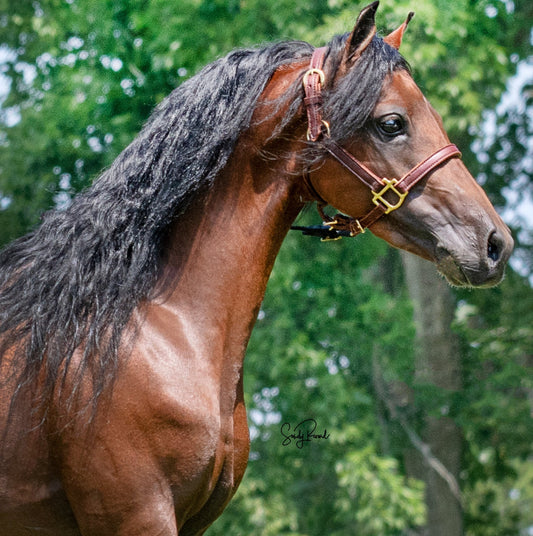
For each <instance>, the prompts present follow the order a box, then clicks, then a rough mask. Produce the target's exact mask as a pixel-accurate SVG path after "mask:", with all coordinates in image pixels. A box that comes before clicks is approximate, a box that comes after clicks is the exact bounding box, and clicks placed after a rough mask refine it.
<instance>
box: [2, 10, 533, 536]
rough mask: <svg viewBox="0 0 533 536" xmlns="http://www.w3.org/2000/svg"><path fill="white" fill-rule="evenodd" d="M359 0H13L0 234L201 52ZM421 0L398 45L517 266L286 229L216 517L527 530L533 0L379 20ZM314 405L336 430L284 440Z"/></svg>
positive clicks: (76, 179) (315, 40) (223, 525)
mask: <svg viewBox="0 0 533 536" xmlns="http://www.w3.org/2000/svg"><path fill="white" fill-rule="evenodd" d="M363 6H364V4H362V3H361V4H360V3H356V2H354V1H348V0H305V1H304V0H226V1H223V0H174V1H168V0H166V1H163V0H99V1H98V2H94V1H91V0H34V1H30V0H0V243H1V244H5V243H7V242H8V241H10V240H12V239H13V238H15V237H17V236H19V235H21V234H24V233H25V232H27V231H28V230H29V229H30V228H32V227H33V226H35V225H36V224H37V223H38V222H39V218H40V215H41V214H42V212H43V211H45V210H48V209H50V208H52V207H57V208H59V209H61V208H62V207H65V206H67V205H68V203H69V202H70V199H71V198H72V196H73V195H74V194H75V193H76V192H77V191H79V190H80V189H82V188H84V187H86V186H87V185H89V184H90V183H91V181H92V180H93V179H94V178H95V177H96V176H97V175H98V173H99V172H100V171H101V170H102V169H103V168H104V167H106V166H108V165H109V164H110V163H111V162H112V161H113V159H114V158H115V157H116V156H117V154H118V153H119V152H120V151H121V150H122V149H123V148H124V147H125V146H126V145H127V144H128V143H129V142H130V141H131V140H132V139H133V137H134V136H135V135H136V133H137V132H138V131H139V129H140V128H141V125H142V124H143V122H144V120H145V119H146V118H147V117H148V115H149V113H150V111H151V110H152V109H153V107H154V106H155V105H156V104H157V103H158V102H159V101H161V100H162V99H163V98H164V97H165V96H166V95H167V94H168V93H170V91H172V89H173V88H175V87H176V86H177V85H179V84H180V83H181V82H182V81H183V80H185V79H187V78H188V77H190V76H193V75H194V74H195V72H197V71H198V70H199V69H200V68H201V67H202V66H203V65H205V64H206V63H208V62H210V61H212V60H214V59H216V58H217V57H220V56H221V55H224V54H226V53H228V52H229V51H230V50H232V49H234V48H237V47H248V46H254V45H260V44H262V43H267V42H271V41H276V40H283V39H299V40H305V41H308V42H310V43H312V44H313V45H316V46H320V45H322V44H325V43H327V42H328V41H329V40H330V39H331V37H332V36H333V35H334V34H338V33H345V32H347V31H350V30H351V28H352V27H353V24H354V22H355V19H356V17H357V15H358V13H359V11H360V9H361V8H362V7H363ZM411 10H413V11H415V12H416V17H415V19H414V20H413V21H412V23H411V24H410V26H409V29H408V31H407V33H406V36H405V37H404V43H403V44H402V53H403V55H404V56H405V57H406V59H407V60H408V61H409V63H410V64H411V66H412V69H413V74H414V78H415V80H416V81H417V83H418V84H419V85H420V87H421V88H422V90H423V92H424V93H425V95H426V96H427V97H428V98H429V100H430V101H431V102H432V104H433V105H434V106H435V107H436V108H437V110H438V111H439V113H440V114H441V115H442V116H443V118H444V123H445V126H446V128H447V130H448V132H449V134H450V138H451V139H452V141H453V142H455V143H456V144H457V145H458V146H459V147H460V148H461V150H462V152H463V158H464V161H465V163H466V164H467V166H468V167H469V169H470V170H471V171H472V173H473V174H474V175H475V176H476V177H477V179H478V180H479V182H480V183H481V184H483V186H484V187H485V189H486V191H487V192H488V193H489V195H490V197H491V200H492V201H493V203H494V204H495V205H496V207H497V208H498V210H499V212H500V213H501V214H502V215H503V216H504V219H505V220H506V222H507V223H508V224H509V225H510V226H511V227H512V229H513V234H514V236H515V240H516V242H517V247H516V251H515V253H514V255H513V259H512V262H511V267H510V269H509V270H508V274H507V277H506V279H505V280H504V282H503V283H502V284H501V285H500V286H499V287H497V288H495V289H488V290H457V289H453V288H451V287H449V286H448V285H447V284H446V283H445V282H444V281H443V280H442V279H441V278H440V277H439V276H438V275H437V274H436V273H435V270H434V268H433V266H432V265H430V264H428V263H426V262H424V261H420V260H418V259H415V258H414V257H411V256H408V255H403V254H401V253H399V252H398V251H396V250H393V249H391V248H389V247H388V246H387V245H386V244H384V243H383V242H381V241H379V240H377V239H375V238H374V237H372V236H371V235H370V233H366V234H365V235H364V236H360V237H358V238H357V239H352V240H351V239H343V240H341V241H338V242H329V243H321V242H320V241H318V240H316V239H313V238H310V237H304V236H301V235H299V234H296V233H290V234H289V236H288V237H287V239H286V241H285V243H284V245H283V247H282V251H281V253H280V255H279V258H278V260H277V262H276V265H275V268H274V272H273V275H272V278H271V281H270V283H269V286H268V290H267V295H266V297H265V300H264V303H263V306H262V309H261V311H260V313H259V317H258V321H257V324H256V327H255V330H254V333H253V335H252V340H251V342H250V346H249V349H248V353H247V357H246V367H245V370H246V373H245V390H246V398H247V406H248V416H249V425H250V433H251V437H252V446H251V454H250V462H249V466H248V470H247V473H246V475H245V478H244V481H243V483H242V484H241V487H240V488H239V491H238V492H237V495H236V497H235V498H234V500H233V502H232V503H231V504H230V506H229V507H228V509H227V510H226V512H225V513H224V514H223V515H222V517H221V518H220V519H219V520H218V521H217V522H216V523H215V524H214V525H213V526H212V527H211V528H210V529H209V531H208V533H207V534H209V535H210V536H216V535H222V534H224V535H249V534H257V535H264V536H278V535H291V536H314V535H316V536H318V535H351V534H353V535H359V536H389V535H391V536H392V535H428V536H436V535H439V536H456V535H461V534H466V535H469V536H474V535H475V536H492V535H494V536H503V535H519V536H522V535H533V463H532V462H533V449H532V445H533V290H532V283H533V250H532V247H533V201H532V198H533V176H532V173H533V136H532V133H533V127H532V124H533V57H532V37H533V34H532V25H533V3H532V2H531V0H514V1H512V0H475V1H474V0H431V1H430V0H417V1H416V2H415V1H414V0H411V1H404V0H383V1H382V3H381V6H380V9H379V11H378V16H377V24H378V29H379V31H380V33H381V34H382V35H384V34H386V33H388V32H389V31H391V30H392V29H394V28H396V27H397V26H398V25H399V24H400V23H401V22H403V20H404V19H405V16H406V15H407V13H408V12H409V11H411ZM298 223H299V224H306V223H319V221H318V216H317V215H316V214H315V211H313V210H310V211H308V212H307V213H305V214H304V215H303V216H302V217H301V218H300V219H299V221H298ZM306 418H313V419H315V420H316V422H317V433H322V432H323V431H324V430H327V434H329V437H328V438H327V439H322V440H315V441H312V442H309V443H305V444H303V445H302V448H297V446H296V445H295V443H294V442H292V444H290V445H285V446H283V445H282V441H283V436H282V434H281V426H282V425H283V424H285V423H289V424H290V425H291V426H292V427H294V426H296V425H297V424H298V423H299V422H301V421H302V420H304V419H306Z"/></svg>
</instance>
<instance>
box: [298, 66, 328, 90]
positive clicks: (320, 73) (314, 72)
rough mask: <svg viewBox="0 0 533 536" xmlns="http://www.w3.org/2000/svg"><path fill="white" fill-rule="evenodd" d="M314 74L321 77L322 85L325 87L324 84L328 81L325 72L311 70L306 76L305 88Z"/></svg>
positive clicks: (304, 80)
mask: <svg viewBox="0 0 533 536" xmlns="http://www.w3.org/2000/svg"><path fill="white" fill-rule="evenodd" d="M312 74H317V75H318V76H319V77H320V84H321V85H324V82H325V80H326V75H325V74H324V71H323V70H322V69H309V70H308V71H307V72H306V73H305V74H304V79H303V85H304V87H305V86H306V85H307V80H308V78H309V77H310V76H311V75H312Z"/></svg>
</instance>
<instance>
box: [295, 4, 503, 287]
mask: <svg viewBox="0 0 533 536" xmlns="http://www.w3.org/2000/svg"><path fill="white" fill-rule="evenodd" d="M377 6H378V2H374V3H373V4H371V5H370V6H368V7H366V8H365V9H364V10H363V11H362V12H361V14H360V15H359V18H358V20H357V23H356V25H355V28H354V30H353V32H352V33H351V34H350V35H349V36H348V37H347V38H344V39H343V41H342V48H343V49H342V50H341V49H340V46H341V44H340V43H339V44H337V48H338V49H339V52H337V53H334V51H333V48H334V46H332V45H330V47H329V48H324V49H320V51H315V54H314V56H313V58H314V59H313V60H312V63H311V67H310V68H309V70H308V71H307V73H306V75H305V76H304V79H305V80H304V85H306V94H307V98H306V106H307V114H308V124H309V131H308V139H309V140H310V144H311V145H314V147H315V151H317V152H318V153H317V154H319V156H316V157H315V162H319V165H316V164H315V165H314V166H312V168H311V171H310V173H309V174H308V178H307V183H308V187H309V190H310V191H311V192H312V195H313V197H314V198H315V199H317V200H318V202H319V206H320V205H326V204H328V205H331V206H333V207H335V208H336V209H337V210H339V211H341V212H342V213H343V214H339V215H337V217H335V219H330V218H327V217H326V222H325V223H327V224H329V225H330V227H331V229H335V228H337V229H349V230H351V234H352V235H353V234H357V233H358V232H363V231H364V229H365V227H369V228H370V230H371V231H372V232H373V233H374V234H375V235H377V236H379V237H381V238H383V239H384V240H386V241H387V242H388V243H389V244H391V245H393V246H395V247H398V248H401V249H404V250H407V251H410V252H412V253H415V254H416V255H419V256H420V257H423V258H425V259H427V260H430V261H432V262H434V263H435V264H436V266H437V268H438V270H439V271H440V272H441V273H442V274H443V275H444V276H445V277H446V278H447V280H448V281H449V282H450V283H451V284H453V285H457V286H492V285H495V284H497V283H498V282H499V281H500V280H501V279H502V277H503V274H504V269H505V265H506V263H507V261H508V259H509V256H510V254H511V251H512V248H513V240H512V238H511V234H510V231H509V229H508V228H507V226H506V225H505V224H504V223H503V221H502V220H501V218H500V217H499V216H498V214H497V213H496V211H495V209H494V207H493V206H492V205H491V203H490V201H489V199H488V198H487V196H486V195H485V193H484V192H483V190H482V189H481V187H480V186H479V185H478V184H477V183H476V181H475V179H474V178H473V177H472V175H471V174H470V173H469V171H468V170H467V168H466V167H465V165H464V164H463V163H462V161H461V160H460V158H459V157H460V153H459V151H458V149H457V148H456V147H455V146H454V145H452V144H450V141H449V139H448V136H447V134H446V131H445V130H444V127H443V123H442V120H441V118H440V117H439V115H438V113H437V112H436V111H435V110H434V109H433V108H432V106H431V105H430V104H429V102H428V101H427V99H426V98H425V97H424V95H423V94H422V92H421V91H420V89H419V88H418V86H417V85H416V83H415V82H414V80H413V78H412V76H411V74H410V71H409V68H408V66H407V64H406V63H405V61H403V59H402V58H401V56H400V54H399V53H398V51H397V49H398V48H399V46H400V43H401V39H402V35H403V32H404V30H405V28H406V26H407V23H408V22H409V20H410V19H411V17H412V14H409V17H408V18H407V20H406V21H405V22H404V23H403V24H402V25H401V26H400V27H399V28H398V29H397V30H396V31H394V32H393V33H392V34H390V35H389V36H387V37H386V38H385V39H381V38H378V37H376V36H375V34H376V26H375V22H374V16H375V12H376V9H377ZM379 58H381V59H379ZM383 58H388V60H387V61H385V62H384V61H383ZM379 69H386V72H385V73H384V75H383V76H382V77H381V79H380V78H379V77H376V80H375V81H374V82H373V83H372V82H367V83H366V84H365V83H363V80H364V79H365V78H368V77H369V76H372V75H373V73H374V74H375V72H376V70H379ZM377 81H379V83H380V87H379V88H377V86H376V83H377ZM372 91H374V92H375V100H374V101H373V103H372V104H373V106H372V108H371V110H369V113H367V114H366V115H365V114H362V115H361V114H360V113H359V117H357V118H355V117H350V114H351V110H350V108H351V107H352V106H353V108H354V109H355V108H358V107H359V108H360V107H361V106H360V102H362V101H363V100H364V99H365V98H368V92H372ZM365 93H366V94H365ZM340 110H343V111H342V112H341V111H340ZM342 114H344V115H345V116H346V117H345V119H343V116H342ZM354 162H355V163H354ZM354 175H355V177H354ZM358 179H359V180H358ZM410 181H412V183H409V182H410Z"/></svg>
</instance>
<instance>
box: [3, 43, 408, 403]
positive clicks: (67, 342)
mask: <svg viewBox="0 0 533 536" xmlns="http://www.w3.org/2000/svg"><path fill="white" fill-rule="evenodd" d="M345 41H346V36H342V37H338V38H335V39H334V40H333V41H332V43H331V44H330V53H329V56H328V63H327V69H328V70H330V71H334V70H335V69H336V64H338V62H339V61H340V57H341V55H342V50H343V47H344V43H345ZM312 50H313V48H312V47H311V46H310V45H308V44H307V43H302V42H285V43H278V44H274V45H270V46H268V47H265V48H262V49H252V50H238V51H235V52H232V53H230V54H229V55H228V56H226V57H225V58H222V59H219V60H218V61H216V62H214V63H212V64H210V65H208V66H207V67H205V68H204V69H203V70H202V71H201V72H200V73H199V74H197V75H196V76H195V77H193V78H191V79H190V80H188V81H187V82H185V83H183V84H182V85H180V86H179V87H178V88H177V89H176V90H174V91H173V92H172V93H171V94H170V95H169V96H168V97H167V98H166V99H165V100H164V101H163V102H162V103H161V104H160V105H159V106H158V107H157V108H156V109H155V111H154V112H153V114H152V115H151V117H150V118H149V119H148V121H147V123H146V125H145V126H144V128H143V129H142V131H141V133H140V134H139V135H138V136H137V138H136V139H135V140H134V141H133V142H132V143H131V144H130V145H129V146H128V147H127V148H126V149H125V150H124V151H123V152H122V153H121V154H120V155H119V156H118V157H117V159H116V160H115V162H114V163H113V164H112V165H111V167H110V168H109V169H108V170H106V171H104V172H103V173H102V174H101V176H100V177H99V178H98V179H97V180H96V181H95V182H94V184H93V185H92V186H91V187H90V188H88V189H87V190H86V191H84V192H82V193H81V194H79V195H78V196H76V197H75V198H74V199H73V200H72V203H71V205H70V206H69V207H68V208H66V209H65V210H53V211H50V212H49V213H47V214H45V215H44V217H43V221H42V223H41V225H40V226H39V227H38V228H36V229H35V230H34V231H33V232H31V233H29V234H28V235H26V236H24V237H22V238H19V239H18V240H16V241H14V242H12V243H11V244H10V245H8V246H7V247H6V248H5V249H4V250H3V251H2V252H1V253H0V337H1V338H2V340H1V343H0V366H5V362H6V359H7V358H6V356H8V355H9V362H10V366H11V369H10V370H11V374H12V377H15V378H16V381H17V384H18V392H20V390H21V389H22V388H23V387H24V386H31V385H33V384H34V382H36V381H37V380H39V381H40V382H43V383H42V384H40V386H41V385H42V389H41V390H40V392H42V396H41V398H42V400H41V403H42V404H43V407H44V405H45V403H46V401H47V400H48V399H49V397H50V396H51V395H52V394H53V393H56V394H57V393H61V388H62V387H63V386H64V382H65V378H66V375H67V372H69V370H70V368H72V367H73V366H74V365H72V367H70V366H71V361H72V357H73V355H74V352H75V351H80V355H81V360H79V361H77V362H76V365H75V366H76V369H75V371H73V374H74V388H73V392H70V393H69V394H68V396H67V400H68V401H70V402H72V401H73V400H74V396H75V393H76V391H77V390H79V389H80V388H81V384H82V380H83V379H84V378H85V377H87V375H89V378H90V379H91V381H92V399H91V400H92V402H93V404H96V401H97V399H98V396H99V395H100V394H101V393H102V391H103V390H104V389H105V388H106V387H107V386H108V385H110V384H112V382H113V379H114V378H115V375H116V371H117V364H118V363H117V362H118V359H117V353H118V348H119V344H120V343H121V337H122V335H123V332H124V329H125V327H126V325H127V324H128V322H129V321H130V319H131V316H132V313H133V311H134V310H135V308H136V307H137V306H138V305H139V304H140V303H141V302H142V301H143V300H147V299H150V296H151V293H152V292H153V290H154V287H155V285H156V283H157V281H158V278H159V277H160V274H161V268H162V265H163V262H164V255H163V253H164V250H165V245H166V239H167V237H168V234H169V229H170V227H171V225H172V224H173V222H175V221H176V220H177V219H178V218H180V217H181V216H183V215H184V214H185V213H186V211H187V209H188V207H189V206H190V204H191V203H192V202H193V201H194V200H195V199H197V198H198V196H201V195H205V193H206V192H207V191H208V189H209V187H210V186H211V185H212V184H213V182H214V181H215V179H216V177H217V176H218V175H219V174H220V172H221V170H222V169H223V168H224V167H225V166H226V164H227V162H228V159H229V158H230V156H231V154H232V152H233V150H234V148H235V145H236V143H237V140H238V138H239V135H240V134H241V133H242V132H243V131H244V130H246V129H247V128H249V127H250V122H251V118H252V114H253V111H254V108H255V106H256V104H257V100H258V98H259V96H260V95H261V93H262V91H263V90H264V88H265V86H266V84H267V83H268V82H269V80H270V78H271V77H272V75H273V73H274V72H275V70H276V69H277V68H278V67H280V66H281V65H284V64H287V63H290V62H295V61H298V60H301V59H304V58H308V57H310V56H311V54H312ZM402 61H403V60H402V59H401V56H400V55H399V54H398V53H397V52H396V51H394V50H393V49H392V48H391V47H389V46H387V45H384V43H383V41H382V40H381V39H379V38H374V40H373V42H372V43H371V46H369V47H368V49H367V51H365V53H364V54H363V55H362V57H361V59H360V60H359V62H358V64H357V65H356V67H355V68H354V69H353V72H351V73H350V74H348V75H347V76H346V79H345V80H342V81H341V82H340V84H339V85H338V87H337V88H333V89H330V90H329V91H328V92H327V94H326V95H325V97H326V100H325V104H324V109H325V116H326V115H327V116H328V117H329V118H330V120H331V121H332V125H334V130H333V131H332V134H333V135H334V136H336V137H337V138H338V139H339V140H341V141H342V140H346V139H347V138H349V137H350V136H353V134H354V129H360V128H362V127H363V125H364V122H365V121H366V118H367V117H368V115H369V113H370V112H371V110H372V108H373V107H374V105H375V103H376V101H377V99H378V97H379V92H380V88H381V85H382V83H383V79H384V76H385V75H386V73H387V72H390V71H391V70H393V69H394V68H397V67H398V66H400V67H402V66H405V64H403V63H402ZM302 74H303V73H302ZM284 98H285V97H284ZM286 99H290V100H291V106H290V111H289V117H285V118H284V120H283V122H282V123H283V125H287V124H288V123H289V121H290V119H291V117H295V116H296V115H297V114H302V113H303V108H302V88H301V84H300V83H298V84H295V85H294V86H293V87H292V88H291V89H290V90H289V91H288V93H287V96H286ZM341 118H342V119H341ZM69 367H70V368H69ZM14 398H16V395H15V397H14ZM14 398H13V400H14ZM12 406H13V401H12Z"/></svg>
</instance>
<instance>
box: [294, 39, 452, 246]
mask: <svg viewBox="0 0 533 536" xmlns="http://www.w3.org/2000/svg"><path fill="white" fill-rule="evenodd" d="M326 53H327V48H326V47H322V48H317V49H315V51H314V52H313V56H312V57H311V64H310V65H309V70H308V71H307V72H306V73H305V75H304V78H303V85H304V88H305V99H304V103H305V106H306V109H307V121H308V129H307V139H308V141H310V142H316V143H319V144H320V145H321V146H322V147H323V148H324V149H325V150H326V151H327V152H328V153H329V154H330V155H331V156H332V157H333V158H334V159H335V160H336V161H337V162H339V164H341V165H342V166H343V167H345V168H346V169H347V170H348V171H350V173H352V175H354V176H355V177H356V178H357V179H359V180H360V181H361V182H362V183H363V184H365V185H366V186H367V187H368V188H370V190H371V192H372V203H373V204H374V205H375V207H374V208H372V209H371V210H370V212H368V213H367V214H366V215H365V216H363V217H361V218H352V217H350V216H346V215H344V214H337V215H335V216H334V217H333V218H331V217H329V216H327V215H326V214H325V213H324V207H325V206H326V205H327V202H326V201H325V200H324V199H322V198H321V196H320V195H319V194H318V193H317V192H316V190H315V189H314V188H313V186H312V184H311V181H310V178H309V174H308V173H307V174H306V182H307V185H308V187H309V190H310V191H311V192H312V194H313V196H314V197H315V198H316V199H317V202H318V205H317V208H318V212H319V214H320V216H321V217H322V220H323V222H324V225H325V226H326V228H302V227H296V229H297V230H302V231H304V234H311V235H315V236H322V237H323V239H325V240H331V239H337V238H341V237H342V236H356V235H358V234H360V233H364V232H365V230H366V229H367V228H368V227H370V226H371V225H373V224H374V223H375V222H376V221H377V220H378V219H379V218H381V217H382V216H384V215H385V214H389V213H391V212H392V211H394V210H396V209H398V208H400V207H401V206H402V204H403V202H404V200H405V198H406V197H407V194H408V193H409V191H410V190H411V188H413V186H414V185H415V184H417V183H418V182H419V181H420V180H422V179H423V178H424V177H425V176H426V175H427V174H428V173H429V172H431V171H433V170H434V169H435V168H436V167H438V166H440V165H441V164H443V163H444V162H446V161H447V160H449V159H450V158H454V157H460V156H461V152H460V151H459V149H458V148H457V146H455V145H454V144H450V145H446V146H445V147H442V148H441V149H439V150H437V151H435V152H434V153H433V154H431V155H430V156H428V157H427V158H426V159H425V160H423V161H422V162H420V163H419V164H417V165H416V166H415V167H414V168H413V169H411V170H410V171H408V172H407V173H406V174H405V175H404V176H403V177H401V178H400V179H386V178H380V177H378V176H377V175H376V174H375V173H374V172H372V171H371V170H370V169H368V168H367V167H366V166H364V165H363V164H362V163H361V162H359V161H358V160H357V159H356V158H355V157H354V156H353V155H352V154H350V153H349V152H348V151H346V149H344V148H343V147H341V146H340V145H339V144H338V143H337V142H336V141H334V140H333V139H332V138H331V136H330V131H329V130H330V129H329V124H328V123H327V122H326V121H324V120H323V119H322V86H323V85H324V83H325V80H326V76H325V74H324V71H323V70H322V67H323V65H324V59H325V57H326Z"/></svg>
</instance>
